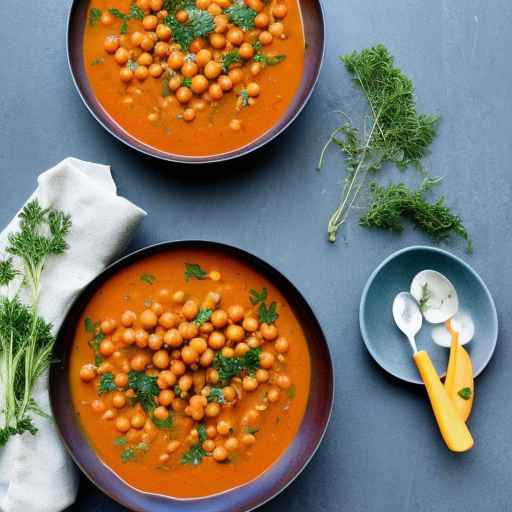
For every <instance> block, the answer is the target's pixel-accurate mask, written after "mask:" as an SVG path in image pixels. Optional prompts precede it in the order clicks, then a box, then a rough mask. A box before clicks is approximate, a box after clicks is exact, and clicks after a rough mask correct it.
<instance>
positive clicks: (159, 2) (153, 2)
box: [149, 0, 164, 12]
mask: <svg viewBox="0 0 512 512" xmlns="http://www.w3.org/2000/svg"><path fill="white" fill-rule="evenodd" d="M149 5H150V7H151V10H152V11H154V12H158V11H160V10H161V9H162V7H163V5H164V2H163V0H150V2H149Z"/></svg>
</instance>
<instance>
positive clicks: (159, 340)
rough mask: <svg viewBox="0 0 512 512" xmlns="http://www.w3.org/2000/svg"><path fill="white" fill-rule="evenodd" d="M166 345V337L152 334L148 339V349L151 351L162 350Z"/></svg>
mask: <svg viewBox="0 0 512 512" xmlns="http://www.w3.org/2000/svg"><path fill="white" fill-rule="evenodd" d="M163 344H164V337H163V336H162V335H161V334H150V335H149V338H148V347H149V348H150V349H151V350H155V351H156V350H160V348H162V345H163Z"/></svg>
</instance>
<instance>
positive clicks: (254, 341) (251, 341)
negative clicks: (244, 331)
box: [245, 336, 260, 348]
mask: <svg viewBox="0 0 512 512" xmlns="http://www.w3.org/2000/svg"><path fill="white" fill-rule="evenodd" d="M245 342H246V343H247V345H248V346H249V348H258V347H259V346H260V340H259V339H258V338H257V337H256V336H249V337H248V338H246V340H245Z"/></svg>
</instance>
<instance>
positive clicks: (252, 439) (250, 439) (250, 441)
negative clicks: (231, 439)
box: [240, 434, 256, 446]
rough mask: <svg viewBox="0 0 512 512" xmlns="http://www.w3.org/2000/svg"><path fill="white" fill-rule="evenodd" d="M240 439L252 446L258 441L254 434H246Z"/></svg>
mask: <svg viewBox="0 0 512 512" xmlns="http://www.w3.org/2000/svg"><path fill="white" fill-rule="evenodd" d="M240 440H241V441H242V443H243V444H245V445H246V446H252V445H253V444H254V443H255V442H256V438H255V437H254V436H253V435H252V434H244V435H243V436H242V437H241V439H240Z"/></svg>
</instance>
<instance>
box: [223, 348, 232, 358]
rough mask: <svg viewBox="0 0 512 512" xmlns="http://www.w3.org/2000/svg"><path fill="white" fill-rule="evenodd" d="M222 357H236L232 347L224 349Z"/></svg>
mask: <svg viewBox="0 0 512 512" xmlns="http://www.w3.org/2000/svg"><path fill="white" fill-rule="evenodd" d="M222 355H223V356H224V357H227V358H229V357H235V351H234V350H233V349H232V348H231V347H224V348H223V349H222Z"/></svg>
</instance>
